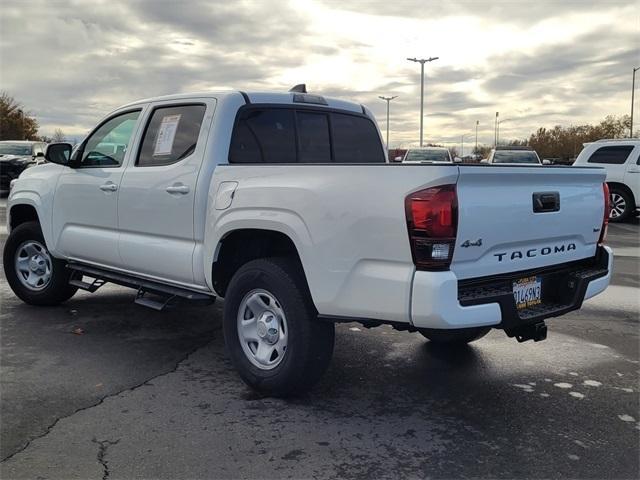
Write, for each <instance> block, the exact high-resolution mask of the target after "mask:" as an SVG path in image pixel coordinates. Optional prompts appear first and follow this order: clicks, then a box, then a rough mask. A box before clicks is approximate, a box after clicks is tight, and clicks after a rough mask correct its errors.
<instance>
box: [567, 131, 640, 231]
mask: <svg viewBox="0 0 640 480" xmlns="http://www.w3.org/2000/svg"><path fill="white" fill-rule="evenodd" d="M574 165H575V166H586V165H593V166H596V165H597V166H599V167H604V169H605V170H606V171H607V185H609V192H610V195H611V217H610V218H611V221H612V222H623V221H625V220H627V219H628V218H630V217H631V216H632V215H635V214H636V213H637V211H638V209H640V139H638V138H624V139H614V140H598V141H597V142H593V143H585V144H584V148H583V149H582V151H581V152H580V154H579V155H578V157H577V158H576V161H575V162H574Z"/></svg>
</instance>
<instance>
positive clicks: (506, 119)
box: [496, 118, 511, 147]
mask: <svg viewBox="0 0 640 480" xmlns="http://www.w3.org/2000/svg"><path fill="white" fill-rule="evenodd" d="M509 120H511V119H510V118H505V119H502V120H498V122H497V127H496V147H497V146H498V143H499V142H500V124H501V123H504V122H508V121H509Z"/></svg>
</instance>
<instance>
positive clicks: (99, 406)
mask: <svg viewBox="0 0 640 480" xmlns="http://www.w3.org/2000/svg"><path fill="white" fill-rule="evenodd" d="M637 234H638V225H637V224H632V225H624V226H613V227H612V228H611V234H610V235H611V243H614V246H616V245H615V244H616V243H617V244H619V245H620V246H621V247H623V248H625V249H626V250H624V251H626V252H629V251H630V249H631V250H633V249H634V248H637ZM2 238H3V239H4V236H3V237H2ZM616 262H617V265H616V276H615V279H614V286H613V287H612V288H611V290H610V292H608V293H607V294H606V295H605V296H602V297H599V298H596V299H594V300H592V301H589V302H588V303H587V304H586V305H585V307H584V310H583V311H580V312H573V313H571V314H569V315H567V316H565V317H562V318H559V319H553V320H551V321H549V322H548V324H549V339H548V340H546V341H544V342H540V343H531V342H529V343H526V344H517V342H515V340H513V339H508V338H507V337H506V336H505V335H504V334H503V333H502V332H499V331H494V332H492V333H491V334H490V335H488V336H487V337H486V338H485V339H483V340H481V341H479V342H477V343H475V344H473V346H471V347H468V348H465V349H461V350H458V351H455V352H453V351H451V350H444V349H439V348H436V347H434V346H433V345H430V344H429V343H428V342H426V341H425V340H424V339H423V338H422V337H421V336H420V335H418V334H410V333H406V332H396V331H394V330H393V329H391V328H390V327H387V326H384V327H380V328H376V329H371V330H367V329H365V328H363V327H362V326H360V325H357V324H348V325H340V326H339V327H338V331H337V335H336V337H337V338H336V350H335V355H334V359H333V362H332V365H331V367H330V369H329V371H328V372H327V374H326V375H325V377H324V378H323V379H322V381H321V382H320V384H319V385H318V386H317V388H315V389H314V390H313V391H312V392H311V393H310V394H309V395H307V396H305V397H302V398H299V399H295V400H288V401H285V400H279V399H271V398H262V397H260V396H258V395H256V394H254V393H253V392H251V391H250V390H248V389H247V388H246V387H245V386H244V384H243V383H242V382H241V381H240V380H239V378H238V377H237V376H236V374H235V373H234V371H233V370H232V368H231V366H230V365H229V362H228V360H227V359H226V357H225V354H224V345H223V341H222V334H221V331H220V321H221V308H222V302H218V303H216V304H215V305H214V306H202V305H184V306H183V307H180V308H175V309H173V310H171V311H168V312H162V313H158V312H155V311H151V310H147V309H144V308H142V307H139V306H137V305H134V304H133V298H134V295H135V292H133V291H131V290H127V289H124V288H120V287H113V286H107V287H105V288H103V289H101V290H100V291H99V292H97V293H96V294H93V295H91V294H86V293H81V294H79V295H77V296H76V297H74V298H73V299H72V300H71V301H69V302H68V303H66V304H65V305H63V306H60V307H56V308H34V307H28V306H26V305H23V304H21V303H20V302H19V301H18V300H17V299H16V298H14V297H13V296H12V294H11V292H10V291H9V289H8V287H7V285H6V282H5V281H4V279H3V280H2V285H0V293H1V295H2V310H1V314H0V326H1V331H0V332H1V334H2V336H1V339H0V340H1V345H2V350H1V352H0V353H1V357H0V358H1V364H0V368H1V378H0V380H1V386H2V397H1V399H0V401H1V404H0V407H1V413H2V417H1V418H2V422H1V431H0V440H1V443H0V453H1V454H2V458H3V459H5V460H4V461H3V462H2V464H0V476H1V477H2V478H7V479H13V478H16V479H17V478H51V479H58V478H65V479H68V478H69V479H70V478H82V479H94V478H95V479H106V478H109V479H116V478H310V477H314V478H363V479H364V478H391V477H392V478H424V477H430V478H460V477H483V478H486V477H496V478H514V477H517V478H532V477H534V478H541V477H554V478H603V477H607V478H638V476H639V474H640V472H639V465H638V455H637V452H638V448H639V447H640V423H639V420H640V414H639V412H640V404H639V402H640V394H639V389H638V384H639V382H638V380H639V378H640V373H639V368H640V362H639V360H640V354H639V347H638V345H639V343H638V340H639V338H638V337H639V335H638V334H639V328H638V327H639V323H638V312H639V311H640V309H639V305H638V302H639V300H638V296H637V293H638V291H639V290H638V289H639V288H640V280H639V279H638V268H639V266H640V263H639V260H638V258H637V256H633V255H631V256H620V257H616ZM77 328H80V329H81V330H82V332H83V333H82V334H81V335H76V334H74V333H72V332H73V331H74V330H75V329H77Z"/></svg>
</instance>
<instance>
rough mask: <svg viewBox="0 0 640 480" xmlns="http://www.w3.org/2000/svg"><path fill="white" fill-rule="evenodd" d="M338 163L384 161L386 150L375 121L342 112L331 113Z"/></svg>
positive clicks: (335, 159)
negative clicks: (383, 148)
mask: <svg viewBox="0 0 640 480" xmlns="http://www.w3.org/2000/svg"><path fill="white" fill-rule="evenodd" d="M331 133H332V135H331V136H332V138H333V152H334V155H335V158H334V162H336V163H384V151H383V150H382V143H381V142H380V137H379V136H378V131H377V130H376V127H375V126H374V124H373V122H372V121H371V120H369V119H368V118H364V117H358V116H355V115H346V114H342V113H332V114H331Z"/></svg>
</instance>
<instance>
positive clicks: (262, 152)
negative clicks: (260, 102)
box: [229, 108, 296, 163]
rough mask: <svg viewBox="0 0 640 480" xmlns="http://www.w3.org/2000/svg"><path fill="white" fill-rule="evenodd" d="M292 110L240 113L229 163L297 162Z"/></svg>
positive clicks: (277, 109)
mask: <svg viewBox="0 0 640 480" xmlns="http://www.w3.org/2000/svg"><path fill="white" fill-rule="evenodd" d="M295 162H296V138H295V126H294V121H293V111H292V110H289V109H285V108H273V109H261V110H256V109H249V110H245V111H243V112H241V114H240V117H239V118H238V123H237V124H236V127H235V128H234V131H233V136H232V138H231V147H230V151H229V163H295Z"/></svg>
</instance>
